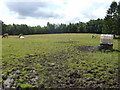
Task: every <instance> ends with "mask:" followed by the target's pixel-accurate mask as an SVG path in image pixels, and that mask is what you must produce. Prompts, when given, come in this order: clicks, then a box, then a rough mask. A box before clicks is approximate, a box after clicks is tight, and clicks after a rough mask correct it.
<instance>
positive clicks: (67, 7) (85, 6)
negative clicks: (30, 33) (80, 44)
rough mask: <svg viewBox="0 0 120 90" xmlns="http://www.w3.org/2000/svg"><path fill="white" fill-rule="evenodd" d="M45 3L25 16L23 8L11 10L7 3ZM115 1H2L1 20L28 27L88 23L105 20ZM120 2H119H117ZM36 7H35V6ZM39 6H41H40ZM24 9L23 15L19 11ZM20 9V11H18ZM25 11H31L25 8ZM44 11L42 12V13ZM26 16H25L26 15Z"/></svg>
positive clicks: (0, 3) (0, 2)
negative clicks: (93, 20)
mask: <svg viewBox="0 0 120 90" xmlns="http://www.w3.org/2000/svg"><path fill="white" fill-rule="evenodd" d="M18 1H19V2H27V3H29V2H37V3H40V2H44V4H45V5H47V6H44V5H43V6H44V7H42V8H41V7H39V8H38V9H37V10H36V9H35V10H36V11H35V12H37V13H32V12H33V11H34V10H33V11H32V10H31V11H29V13H30V14H29V13H27V14H25V12H24V10H23V8H22V7H25V5H23V6H22V7H18V6H16V8H15V7H14V8H12V10H11V9H10V8H11V6H10V7H8V6H7V3H10V2H18ZM112 1H113V0H0V13H1V14H0V20H2V21H4V23H6V24H12V23H16V24H27V25H41V26H44V25H46V23H47V22H50V23H69V22H72V23H74V22H79V21H82V22H86V21H88V20H90V19H97V18H104V17H105V15H106V10H107V9H108V8H109V6H110V4H111V2H112ZM115 1H117V2H118V1H119V0H115ZM34 6H35V5H34ZM38 6H39V4H38ZM20 8H21V9H22V10H23V11H22V13H20V12H19V11H18V10H19V9H20ZM17 9H18V10H17ZM25 10H26V11H27V10H30V8H29V7H25ZM41 10H42V12H40V11H41ZM24 14H25V15H24Z"/></svg>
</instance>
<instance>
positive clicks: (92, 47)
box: [76, 46, 98, 52]
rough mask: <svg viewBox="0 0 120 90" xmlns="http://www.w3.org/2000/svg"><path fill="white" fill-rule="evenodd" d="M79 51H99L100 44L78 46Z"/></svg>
mask: <svg viewBox="0 0 120 90" xmlns="http://www.w3.org/2000/svg"><path fill="white" fill-rule="evenodd" d="M76 48H77V50H78V51H88V52H95V51H98V46H77V47H76Z"/></svg>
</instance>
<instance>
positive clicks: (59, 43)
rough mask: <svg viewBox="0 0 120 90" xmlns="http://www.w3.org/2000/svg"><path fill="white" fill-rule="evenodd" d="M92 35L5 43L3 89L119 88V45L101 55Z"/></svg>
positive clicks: (33, 37)
mask: <svg viewBox="0 0 120 90" xmlns="http://www.w3.org/2000/svg"><path fill="white" fill-rule="evenodd" d="M91 35H92V34H43V35H27V36H25V39H19V38H18V37H17V36H10V37H9V38H8V39H5V38H4V39H2V69H3V74H2V79H3V81H2V83H3V88H10V87H11V88H33V87H34V88H35V87H40V88H98V87H101V88H118V53H120V52H119V50H118V41H117V40H114V47H113V48H114V51H113V52H108V51H107V52H101V51H98V50H97V48H96V46H98V45H99V41H100V36H99V35H96V36H97V37H96V38H91Z"/></svg>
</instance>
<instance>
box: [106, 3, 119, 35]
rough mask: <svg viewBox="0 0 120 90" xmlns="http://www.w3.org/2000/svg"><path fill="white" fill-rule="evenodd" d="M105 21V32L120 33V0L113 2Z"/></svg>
mask: <svg viewBox="0 0 120 90" xmlns="http://www.w3.org/2000/svg"><path fill="white" fill-rule="evenodd" d="M104 21H105V25H104V33H110V34H116V35H120V30H119V27H120V2H119V3H118V4H117V2H115V1H113V2H112V3H111V5H110V8H109V9H108V10H107V15H106V17H105V19H104Z"/></svg>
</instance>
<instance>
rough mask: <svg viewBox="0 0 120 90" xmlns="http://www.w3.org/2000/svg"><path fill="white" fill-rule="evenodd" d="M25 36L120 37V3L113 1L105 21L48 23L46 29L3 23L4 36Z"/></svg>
mask: <svg viewBox="0 0 120 90" xmlns="http://www.w3.org/2000/svg"><path fill="white" fill-rule="evenodd" d="M4 33H8V34H10V35H19V34H20V33H22V34H24V35H29V34H52V33H99V34H100V33H107V34H117V35H120V2H116V1H113V2H112V3H111V5H110V7H109V8H108V10H107V13H106V16H105V18H104V19H100V18H98V19H97V20H90V21H88V22H86V23H84V22H80V21H79V22H78V23H69V24H63V23H61V24H51V23H49V22H47V25H46V26H44V27H41V26H40V25H38V26H28V25H26V24H12V25H11V24H9V25H6V24H4V23H2V34H4Z"/></svg>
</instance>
